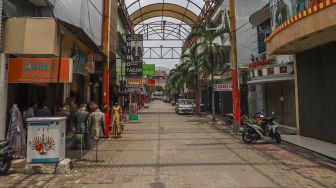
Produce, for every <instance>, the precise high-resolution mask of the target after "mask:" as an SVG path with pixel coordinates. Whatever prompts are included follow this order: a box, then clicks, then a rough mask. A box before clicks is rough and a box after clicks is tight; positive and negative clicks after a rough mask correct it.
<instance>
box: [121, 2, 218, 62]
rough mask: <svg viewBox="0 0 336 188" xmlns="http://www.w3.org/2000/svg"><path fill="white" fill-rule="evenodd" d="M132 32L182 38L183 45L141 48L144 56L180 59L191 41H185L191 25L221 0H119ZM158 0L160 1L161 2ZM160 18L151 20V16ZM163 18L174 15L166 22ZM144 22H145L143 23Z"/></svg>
mask: <svg viewBox="0 0 336 188" xmlns="http://www.w3.org/2000/svg"><path fill="white" fill-rule="evenodd" d="M118 1H119V4H120V5H122V6H121V8H122V10H123V12H124V13H125V18H126V19H127V22H128V23H130V25H131V26H132V28H134V33H136V34H143V35H144V40H145V41H164V40H166V41H182V42H183V43H184V44H183V48H182V47H163V46H160V47H144V59H179V58H180V55H181V53H183V52H184V51H185V50H186V49H187V48H188V47H190V45H191V44H193V43H194V42H195V39H194V40H191V41H186V39H187V37H188V36H189V34H190V32H191V29H192V26H193V25H194V24H198V23H202V22H204V21H205V20H207V19H209V17H210V16H211V15H212V14H213V12H214V10H215V9H216V7H217V6H218V5H220V4H222V2H223V0H152V2H153V3H151V1H148V0H118ZM160 1H161V2H160ZM157 17H161V19H160V20H161V21H159V20H158V19H157V20H155V21H153V20H151V21H149V22H148V21H147V20H149V19H152V18H157ZM165 17H170V18H175V19H176V20H177V21H176V22H175V21H168V20H166V19H165ZM146 21H147V22H146Z"/></svg>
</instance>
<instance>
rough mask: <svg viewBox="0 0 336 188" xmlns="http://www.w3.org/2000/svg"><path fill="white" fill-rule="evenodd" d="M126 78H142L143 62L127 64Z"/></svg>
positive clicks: (129, 62)
mask: <svg viewBox="0 0 336 188" xmlns="http://www.w3.org/2000/svg"><path fill="white" fill-rule="evenodd" d="M125 69H126V73H125V74H126V77H142V61H128V62H126V67H125Z"/></svg>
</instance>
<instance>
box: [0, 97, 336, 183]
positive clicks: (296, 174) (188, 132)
mask: <svg viewBox="0 0 336 188" xmlns="http://www.w3.org/2000/svg"><path fill="white" fill-rule="evenodd" d="M208 121H209V120H208V119H206V118H200V117H197V116H184V115H176V114H175V113H174V109H173V107H172V106H170V105H168V104H164V103H161V102H154V103H153V104H152V106H151V108H150V109H146V110H143V111H142V114H141V116H140V120H139V121H138V122H132V123H129V124H127V125H126V134H124V135H123V138H121V139H112V138H111V139H108V140H101V141H100V142H99V144H98V156H99V157H98V162H96V158H95V156H96V153H95V148H93V149H92V150H90V151H85V152H84V156H83V158H82V161H80V160H79V158H80V157H79V151H78V150H77V151H71V152H68V153H67V155H68V156H69V157H71V158H74V159H78V160H76V162H75V168H74V169H73V170H72V171H71V173H69V174H64V175H50V174H41V175H31V176H28V175H25V174H24V171H23V169H22V165H21V166H20V165H14V167H13V169H12V170H11V171H10V175H7V176H2V177H0V187H90V188H91V187H116V188H121V187H131V188H197V187H200V188H201V187H202V188H204V187H207V188H216V187H218V188H222V187H267V188H269V187H300V188H301V187H336V163H335V161H331V160H328V159H326V158H323V157H321V156H319V155H315V154H313V153H311V152H309V151H305V150H303V149H300V148H297V147H294V146H292V145H287V144H281V145H276V144H269V143H258V144H255V145H246V144H244V143H242V141H241V139H240V137H239V136H236V135H232V134H231V133H230V131H229V130H227V129H226V128H225V126H223V125H215V126H214V125H211V124H209V122H208Z"/></svg>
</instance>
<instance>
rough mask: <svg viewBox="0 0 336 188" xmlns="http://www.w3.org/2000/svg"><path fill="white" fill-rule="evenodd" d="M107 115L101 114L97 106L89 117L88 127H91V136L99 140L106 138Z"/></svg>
mask: <svg viewBox="0 0 336 188" xmlns="http://www.w3.org/2000/svg"><path fill="white" fill-rule="evenodd" d="M105 123H106V122H105V114H104V113H103V112H101V111H100V110H99V108H98V106H97V105H96V104H95V105H94V107H93V112H92V113H91V114H90V115H89V120H88V125H89V127H90V130H91V131H90V133H91V136H92V137H93V138H94V139H95V140H98V139H99V138H104V136H105V131H104V130H105V127H106V126H105Z"/></svg>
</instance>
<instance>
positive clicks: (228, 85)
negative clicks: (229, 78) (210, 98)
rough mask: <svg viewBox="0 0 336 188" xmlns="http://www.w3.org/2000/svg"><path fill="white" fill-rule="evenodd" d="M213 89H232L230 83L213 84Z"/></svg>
mask: <svg viewBox="0 0 336 188" xmlns="http://www.w3.org/2000/svg"><path fill="white" fill-rule="evenodd" d="M214 91H232V84H231V83H226V84H214Z"/></svg>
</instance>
